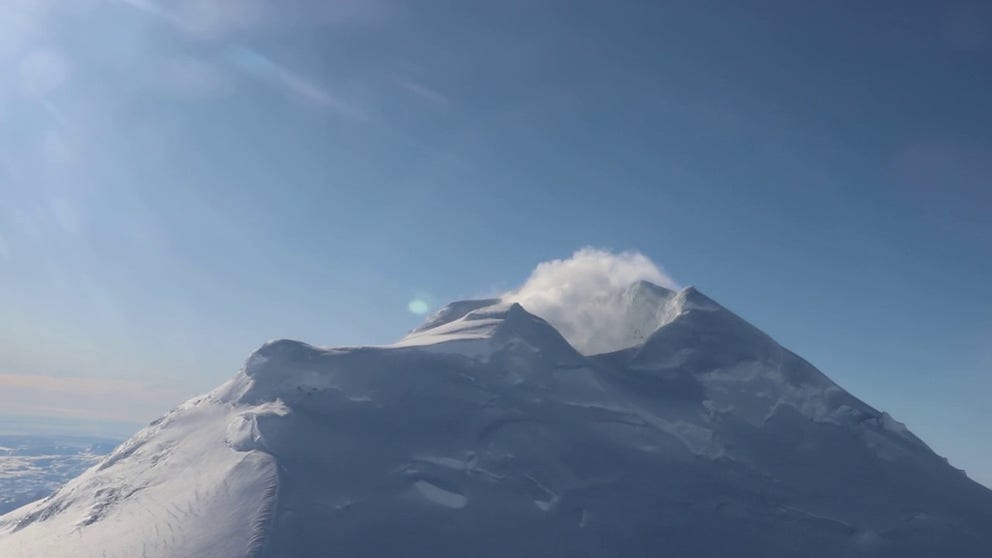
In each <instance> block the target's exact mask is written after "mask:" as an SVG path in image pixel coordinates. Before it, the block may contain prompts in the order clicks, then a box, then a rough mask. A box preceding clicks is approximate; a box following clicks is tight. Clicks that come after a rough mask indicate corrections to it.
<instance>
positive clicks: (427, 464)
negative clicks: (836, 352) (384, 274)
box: [0, 282, 992, 558]
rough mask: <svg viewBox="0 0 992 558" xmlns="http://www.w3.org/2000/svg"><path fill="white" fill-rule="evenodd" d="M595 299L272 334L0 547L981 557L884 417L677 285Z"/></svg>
mask: <svg viewBox="0 0 992 558" xmlns="http://www.w3.org/2000/svg"><path fill="white" fill-rule="evenodd" d="M608 305H611V312H613V313H614V314H613V315H614V316H622V317H623V320H622V327H618V328H617V330H616V332H615V335H613V336H612V337H611V338H610V339H606V340H604V346H610V347H611V348H613V350H611V351H609V352H605V353H602V354H595V355H583V354H580V353H579V352H578V351H576V350H575V349H574V348H573V347H572V345H570V344H569V342H568V341H567V340H566V338H568V337H569V335H568V333H567V332H564V333H566V335H564V336H563V335H562V334H561V333H559V331H557V330H556V329H555V328H554V327H553V326H552V324H551V323H549V322H548V321H546V320H544V319H542V318H540V317H537V316H534V315H532V314H530V313H528V312H527V310H526V309H525V308H524V307H523V306H521V305H520V304H516V303H513V302H510V301H506V302H504V301H499V300H483V301H462V302H457V303H453V304H452V305H450V306H449V307H446V308H445V309H443V310H442V311H440V312H439V313H438V314H436V315H435V316H433V317H431V318H430V319H429V320H428V321H427V322H426V323H425V324H424V325H423V326H421V327H419V328H417V329H415V330H414V331H412V332H411V333H410V334H409V335H407V336H406V337H404V338H403V339H401V340H400V341H399V342H397V343H395V344H393V345H388V346H382V347H355V348H343V349H322V348H318V347H314V346H311V345H307V344H305V343H300V342H296V341H288V340H280V341H273V342H270V343H266V344H265V345H263V346H262V347H261V348H259V349H258V350H257V351H255V352H254V353H253V354H252V355H251V356H250V357H249V358H248V360H247V362H246V363H245V366H244V368H243V369H242V370H241V372H239V373H238V374H237V375H236V376H235V377H234V378H232V379H231V380H230V381H228V382H227V383H225V384H224V385H222V386H220V387H218V388H217V389H215V390H214V391H212V392H211V393H209V394H207V395H205V396H203V397H199V398H195V399H193V400H191V401H189V402H187V403H185V404H183V405H181V406H180V407H178V408H177V409H176V410H174V411H172V412H171V413H169V414H168V415H166V416H165V417H163V418H162V419H160V420H159V421H156V423H154V424H153V425H151V426H149V427H148V428H146V429H144V430H143V431H141V432H139V433H138V434H136V435H135V436H134V437H133V438H132V439H131V440H129V441H128V442H126V443H125V444H123V445H122V446H121V447H120V448H118V449H117V450H116V451H115V452H114V453H113V454H112V455H110V456H108V457H107V458H106V459H105V460H104V461H103V462H101V463H100V464H99V465H98V466H96V467H94V468H92V469H90V470H89V471H87V472H86V473H84V474H83V475H82V476H80V477H78V478H77V479H75V480H74V481H72V482H70V483H69V484H67V485H66V486H65V487H63V488H62V489H61V490H60V491H58V492H57V493H56V494H54V495H53V496H51V497H50V498H48V499H46V500H43V501H40V502H37V503H35V504H31V505H28V506H25V507H23V508H21V509H19V510H16V511H14V512H12V513H10V514H8V515H6V516H3V517H0V556H4V557H5V558H7V557H11V558H21V557H29V556H31V557H33V556H46V557H52V558H59V557H63V556H65V557H68V556H73V557H76V556H83V557H86V556H108V557H114V556H118V557H128V558H130V557H133V556H161V557H179V556H183V557H186V556H211V557H219V558H224V557H243V556H251V557H255V558H261V557H297V556H299V557H304V556H313V555H323V554H327V553H334V554H337V555H341V556H356V557H358V556H367V557H385V556H395V555H397V554H412V555H431V556H437V557H442V558H446V557H452V558H453V557H456V556H458V557H460V556H464V555H466V554H469V553H471V554H475V555H482V556H493V557H497V556H498V557H501V558H502V557H505V556H536V555H540V556H561V557H566V556H567V557H571V556H590V557H600V556H602V557H613V556H635V557H639V556H645V557H646V556H657V555H659V552H660V555H668V554H666V553H671V555H673V556H676V555H677V556H698V557H717V556H728V555H742V556H767V557H771V558H777V557H783V558H784V557H787V556H788V557H791V556H797V555H803V556H815V557H820V556H822V557H824V558H826V557H830V558H833V557H836V556H879V557H883V556H884V557H890V556H891V557H896V556H898V557H900V558H904V557H909V558H913V557H924V556H933V555H953V556H961V557H965V558H968V557H978V556H985V555H986V553H985V552H986V550H987V548H988V547H989V545H990V543H992V540H990V538H992V534H990V532H989V530H988V529H987V527H988V526H989V525H992V494H990V493H989V491H988V490H985V489H984V488H982V487H980V486H979V485H977V484H975V483H973V482H971V481H970V480H969V479H967V477H965V476H964V475H963V474H962V473H961V472H960V471H957V470H955V469H953V468H952V467H950V466H948V465H947V464H946V462H945V461H944V460H943V459H942V458H940V457H939V456H937V455H935V454H934V453H933V452H932V451H931V450H930V449H929V448H928V447H927V446H926V445H925V444H923V442H921V441H920V440H919V439H918V438H916V437H915V436H913V435H912V433H910V432H909V431H908V430H907V429H906V428H905V427H904V426H903V425H901V424H899V423H898V422H896V421H895V420H894V419H892V418H891V417H890V416H889V415H887V414H885V413H880V412H879V411H876V410H875V409H873V408H871V407H870V406H868V405H866V404H865V403H863V402H861V401H860V400H858V399H857V398H855V397H854V396H852V395H850V394H848V393H847V392H846V391H844V390H843V389H841V388H840V387H839V386H837V385H836V384H834V383H833V382H831V381H830V380H829V379H828V378H827V377H826V376H824V375H823V374H822V373H820V372H819V371H818V370H816V369H815V368H814V367H813V366H812V365H810V364H809V363H807V362H806V361H804V360H802V359H801V358H799V357H798V356H796V355H794V354H793V353H791V352H789V351H788V350H786V349H783V348H782V347H781V346H779V345H778V344H777V343H775V342H774V341H773V340H772V339H771V338H769V337H768V336H767V335H765V334H764V333H763V332H761V331H759V330H758V329H756V328H754V327H753V326H751V325H750V324H748V323H747V322H746V321H744V320H743V319H741V318H740V317H738V316H736V315H734V314H733V313H732V312H730V311H729V310H726V309H725V308H723V307H722V306H720V305H719V304H717V303H716V302H714V301H712V300H711V299H709V298H708V297H706V296H705V295H703V294H702V293H700V292H699V291H698V290H696V289H693V288H691V287H690V288H686V289H682V290H679V291H673V290H669V289H665V288H662V287H658V286H656V285H652V284H650V283H646V282H638V283H634V284H633V285H631V287H630V288H629V289H626V290H625V291H623V292H622V293H620V294H619V295H616V296H615V298H613V299H611V300H610V301H608ZM594 318H595V317H594V316H593V317H591V318H590V319H594Z"/></svg>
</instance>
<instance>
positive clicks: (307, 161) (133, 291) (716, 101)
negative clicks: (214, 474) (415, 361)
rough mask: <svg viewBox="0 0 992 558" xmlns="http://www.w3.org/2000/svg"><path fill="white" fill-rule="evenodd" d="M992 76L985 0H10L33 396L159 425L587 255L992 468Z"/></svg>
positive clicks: (6, 353)
mask: <svg viewBox="0 0 992 558" xmlns="http://www.w3.org/2000/svg"><path fill="white" fill-rule="evenodd" d="M414 5H415V7H414ZM989 68H992V5H990V4H988V3H986V2H970V3H969V2H950V1H948V2H922V1H920V2H914V1H888V2H886V1H880V2H870V3H867V2H860V1H838V2H814V1H808V2H807V1H791V0H790V1H785V0H781V1H771V2H735V1H730V0H727V1H722V2H720V1H699V0H692V1H673V2H630V3H613V2H611V3H606V2H580V1H569V2H545V1H536V2H535V1H531V0H528V1H520V2H516V1H507V2H473V3H466V2H433V1H424V2H416V3H409V2H403V3H399V2H397V3H391V2H385V1H370V0H349V1H330V2H315V1H300V0H284V1H279V2H274V1H273V2H266V1H262V0H243V1H241V2H234V1H222V0H173V1H166V0H157V1H156V0H117V1H111V0H80V1H78V2H76V1H74V2H57V1H36V0H8V1H5V2H3V3H2V5H0V71H2V72H3V74H2V75H3V76H4V80H3V83H2V86H0V308H2V309H3V311H2V312H0V365H2V369H0V416H2V417H7V418H12V417H18V420H24V417H34V419H37V420H49V419H50V418H52V417H55V418H61V419H70V418H71V419H73V420H78V421H84V420H85V421H105V422H106V421H110V422H115V423H121V422H124V423H131V422H142V421H146V420H149V419H151V418H154V417H155V416H156V415H157V414H159V413H160V412H161V411H163V410H165V409H167V408H168V407H170V406H171V405H172V404H174V403H175V402H177V401H178V400H180V399H182V398H184V397H186V396H188V395H191V394H194V393H197V392H201V391H204V390H207V389H209V388H211V387H212V386H214V385H216V384H218V383H219V382H221V381H223V380H225V379H226V378H228V377H229V376H230V375H231V374H233V373H234V372H235V371H236V370H237V368H238V367H239V366H240V363H241V362H242V360H243V358H244V356H245V355H246V354H247V353H248V352H249V351H251V350H252V349H253V348H254V347H256V346H257V345H259V344H260V343H261V342H263V341H265V340H266V339H269V338H275V337H293V338H298V339H302V340H306V341H309V342H312V343H315V344H324V345H341V344H359V343H383V342H389V341H391V340H393V339H396V338H397V337H399V336H400V335H401V334H402V333H403V332H404V331H405V330H407V329H409V328H410V327H412V326H413V325H415V324H416V323H417V322H418V321H419V319H420V318H419V317H417V316H414V315H412V314H411V313H410V312H408V309H407V305H408V303H409V302H410V300H411V299H413V298H415V297H420V298H421V299H425V300H427V301H428V302H430V303H431V304H439V303H442V302H444V301H447V300H449V299H452V298H458V297H471V296H478V295H487V294H493V293H497V292H502V291H505V290H507V289H509V288H512V287H514V286H516V285H518V284H519V283H520V282H522V281H523V280H524V279H525V278H526V277H527V275H528V273H529V272H530V270H531V269H532V268H533V267H534V265H535V264H536V263H538V262H540V261H543V260H548V259H552V258H560V257H565V256H568V255H569V254H570V253H571V252H573V251H574V250H575V249H577V248H580V247H582V246H587V245H589V246H598V247H604V248H608V249H615V250H621V249H636V250H640V251H641V252H643V253H644V254H646V255H647V256H649V257H650V258H652V259H653V260H654V261H656V262H658V263H659V264H660V265H662V266H664V268H665V269H666V270H667V272H669V273H670V274H671V275H672V276H673V277H674V278H675V279H676V280H677V281H679V282H680V283H682V284H694V285H696V286H698V287H699V288H700V289H701V290H703V291H704V292H706V293H707V294H709V295H710V296H712V297H713V298H715V299H717V300H718V301H720V302H722V303H723V304H724V305H726V306H728V307H729V308H731V309H732V310H734V311H736V312H738V313H739V314H741V315H742V316H744V317H745V318H747V319H748V320H750V321H751V322H753V323H754V324H756V325H758V326H759V327H761V328H763V329H764V330H766V331H767V332H769V333H770V334H771V335H772V336H773V337H775V338H777V339H778V340H779V341H780V342H781V343H782V344H783V345H785V346H787V347H789V348H791V349H793V350H794V351H796V352H797V353H799V354H801V355H802V356H804V357H806V358H807V359H809V360H810V361H811V362H813V363H814V364H815V365H817V366H818V367H820V368H821V369H822V370H823V371H824V372H826V373H827V374H828V375H830V376H831V377H832V378H834V379H835V380H836V381H837V382H838V383H840V384H841V385H842V386H844V387H846V388H847V389H849V390H850V391H851V392H853V393H854V394H856V395H858V396H859V397H861V398H863V399H865V400H866V401H868V402H869V403H871V404H873V405H875V406H876V407H878V408H881V409H885V410H887V411H889V412H890V413H891V414H893V415H894V416H895V417H896V418H898V419H900V420H902V421H904V422H906V423H907V424H908V425H909V426H910V428H912V429H913V430H914V431H915V432H917V433H918V434H920V435H921V436H922V437H923V438H924V439H925V440H926V441H928V442H929V443H930V444H931V445H932V446H933V447H934V448H935V449H936V450H937V451H938V452H939V453H941V454H943V455H946V456H948V457H949V458H950V460H951V462H952V464H954V465H956V466H958V467H963V468H965V469H967V470H968V471H969V473H970V474H971V475H972V476H973V477H974V478H977V479H979V480H981V481H983V482H985V483H986V484H992V465H990V464H992V445H990V444H989V442H988V432H992V406H990V405H989V404H988V400H989V396H990V393H992V292H990V288H989V284H990V283H992V281H990V279H992V217H990V215H992V109H990V107H992V101H990V99H992V73H990V72H989ZM126 428H130V426H126Z"/></svg>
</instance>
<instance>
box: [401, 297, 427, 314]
mask: <svg viewBox="0 0 992 558" xmlns="http://www.w3.org/2000/svg"><path fill="white" fill-rule="evenodd" d="M406 309H407V310H409V311H410V313H412V314H416V315H418V316H422V315H424V314H426V313H427V311H428V310H430V306H429V305H428V304H427V302H426V301H424V300H421V299H419V298H415V299H413V300H411V301H410V302H409V304H407V305H406Z"/></svg>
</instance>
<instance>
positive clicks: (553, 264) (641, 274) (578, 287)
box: [503, 248, 678, 354]
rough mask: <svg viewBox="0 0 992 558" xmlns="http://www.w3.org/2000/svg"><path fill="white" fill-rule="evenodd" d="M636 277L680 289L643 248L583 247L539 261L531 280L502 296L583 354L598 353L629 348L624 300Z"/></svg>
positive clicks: (637, 279) (627, 320)
mask: <svg viewBox="0 0 992 558" xmlns="http://www.w3.org/2000/svg"><path fill="white" fill-rule="evenodd" d="M637 281H650V282H651V283H654V284H656V285H660V286H662V287H666V288H671V289H675V288H678V285H677V284H676V282H675V281H674V280H673V279H672V278H671V277H669V276H668V274H666V273H665V272H664V271H663V270H662V269H661V268H660V267H658V266H657V265H656V264H655V263H654V262H652V261H651V260H650V259H648V258H647V257H646V256H644V255H643V254H641V253H639V252H620V253H613V252H608V251H606V250H599V249H595V248H583V249H581V250H579V251H577V252H575V253H574V254H572V257H570V258H567V259H563V260H552V261H548V262H543V263H541V264H538V266H537V267H536V268H535V269H534V271H533V272H532V273H531V275H530V277H529V278H528V279H527V282H526V283H524V285H523V286H522V287H520V288H519V289H517V290H515V291H513V292H510V293H507V294H506V295H504V297H503V300H505V301H507V302H518V303H520V304H521V305H522V306H523V307H524V308H526V309H527V311H528V312H531V313H533V314H536V315H538V316H541V317H542V318H544V319H545V320H547V321H548V322H549V323H551V325H553V326H554V327H555V328H556V329H557V330H558V331H559V332H561V334H562V335H563V336H564V337H565V338H566V339H567V340H568V341H569V342H570V343H571V344H572V345H573V346H574V347H575V348H576V349H577V350H579V351H580V352H582V353H585V354H596V353H602V352H607V351H611V350H616V349H619V348H623V347H624V346H625V345H624V343H625V342H626V339H627V337H629V335H630V332H629V331H628V330H629V329H630V328H629V327H628V326H629V325H630V324H629V323H628V322H629V319H628V318H629V316H628V315H627V314H628V313H627V309H626V306H624V305H623V304H621V303H620V301H621V297H622V295H623V294H624V292H625V291H626V290H627V288H628V287H630V285H631V284H633V283H635V282H637Z"/></svg>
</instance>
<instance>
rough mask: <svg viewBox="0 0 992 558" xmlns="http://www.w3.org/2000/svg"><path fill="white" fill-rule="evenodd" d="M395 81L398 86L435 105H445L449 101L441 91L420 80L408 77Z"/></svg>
mask: <svg viewBox="0 0 992 558" xmlns="http://www.w3.org/2000/svg"><path fill="white" fill-rule="evenodd" d="M397 83H399V86H400V87H401V88H402V89H404V90H406V91H407V92H409V93H412V94H414V95H415V96H417V97H419V98H421V99H423V100H425V101H428V102H430V103H434V104H436V105H447V104H449V103H450V102H451V101H450V99H448V97H447V96H445V95H444V94H443V93H441V92H439V91H437V90H436V89H433V88H431V87H429V86H427V85H425V84H424V83H422V82H419V81H415V80H412V79H409V78H400V79H398V80H397Z"/></svg>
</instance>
